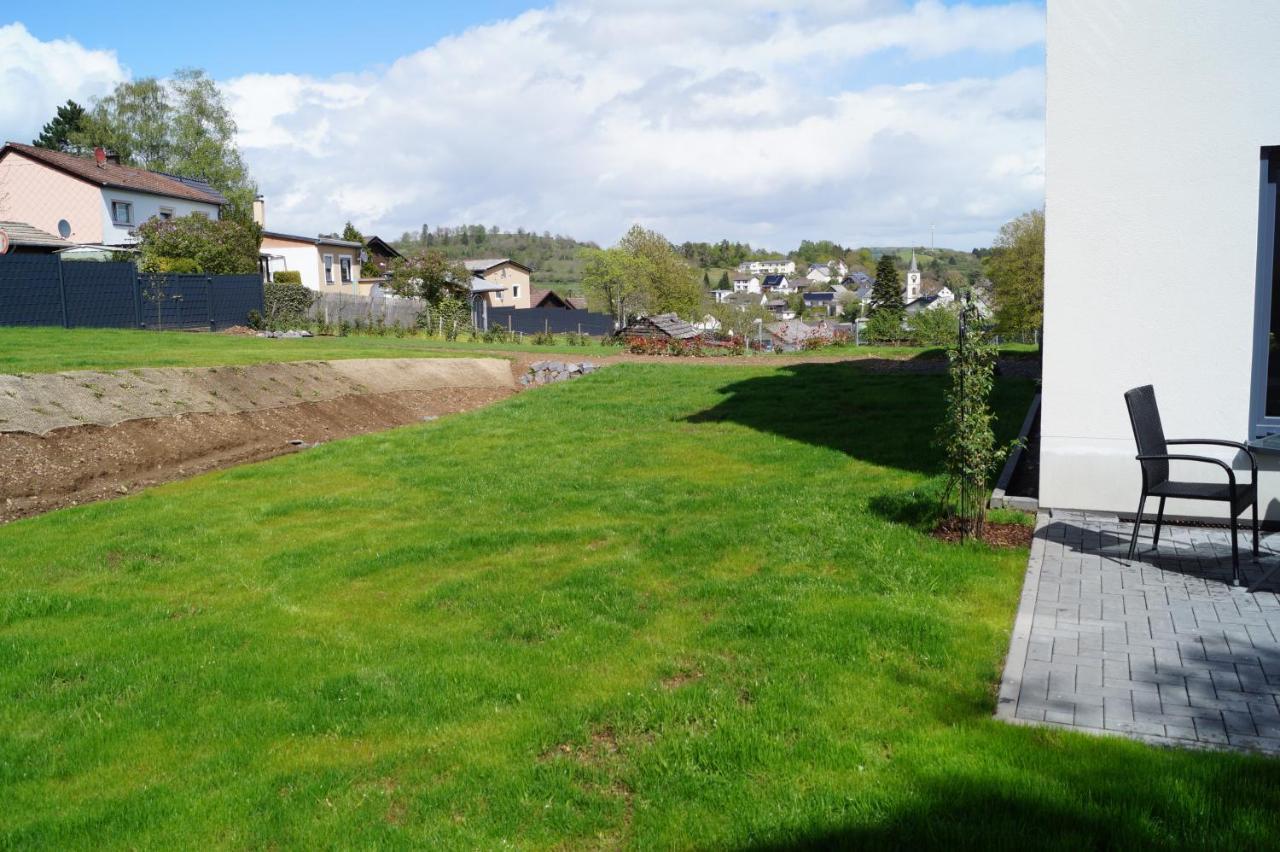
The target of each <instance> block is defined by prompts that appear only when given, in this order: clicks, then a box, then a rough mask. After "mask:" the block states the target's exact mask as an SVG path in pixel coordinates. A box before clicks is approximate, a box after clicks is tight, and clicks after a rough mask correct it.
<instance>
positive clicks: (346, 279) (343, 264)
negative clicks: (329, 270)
mask: <svg viewBox="0 0 1280 852" xmlns="http://www.w3.org/2000/svg"><path fill="white" fill-rule="evenodd" d="M338 269H339V271H340V272H341V273H342V283H343V284H350V283H351V258H349V257H346V256H343V257H340V258H338Z"/></svg>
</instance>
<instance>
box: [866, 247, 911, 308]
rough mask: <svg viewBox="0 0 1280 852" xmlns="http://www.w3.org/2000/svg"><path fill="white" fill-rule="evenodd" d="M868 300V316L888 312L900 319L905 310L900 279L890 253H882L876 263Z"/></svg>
mask: <svg viewBox="0 0 1280 852" xmlns="http://www.w3.org/2000/svg"><path fill="white" fill-rule="evenodd" d="M869 301H870V304H869V305H868V307H869V308H870V310H869V311H868V314H867V315H868V316H869V317H874V316H876V315H877V314H879V313H888V314H890V315H892V316H895V317H897V318H899V319H901V317H902V315H903V314H904V313H905V312H906V306H905V305H903V304H902V279H901V278H899V277H898V265H897V264H896V263H894V262H893V255H891V254H885V255H882V256H881V258H880V260H879V261H878V262H877V263H876V282H875V284H874V285H872V287H871V298H870V300H869Z"/></svg>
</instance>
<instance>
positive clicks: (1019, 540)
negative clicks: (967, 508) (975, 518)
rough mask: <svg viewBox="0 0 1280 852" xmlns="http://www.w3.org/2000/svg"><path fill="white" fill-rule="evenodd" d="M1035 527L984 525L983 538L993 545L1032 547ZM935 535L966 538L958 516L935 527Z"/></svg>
mask: <svg viewBox="0 0 1280 852" xmlns="http://www.w3.org/2000/svg"><path fill="white" fill-rule="evenodd" d="M1034 535H1035V528H1034V527H1029V526H1024V525H1023V524H993V523H986V524H983V525H982V540H983V541H984V542H985V543H987V544H989V545H991V546H992V547H1030V546H1031V539H1032V537H1033V536H1034ZM933 537H934V538H937V539H941V540H942V541H948V542H952V543H955V542H959V541H963V540H964V536H963V534H962V533H961V527H960V522H959V520H958V519H956V518H948V519H946V520H944V521H943V522H942V523H940V524H938V526H936V527H934V530H933Z"/></svg>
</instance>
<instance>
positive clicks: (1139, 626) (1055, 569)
mask: <svg viewBox="0 0 1280 852" xmlns="http://www.w3.org/2000/svg"><path fill="white" fill-rule="evenodd" d="M1131 530H1132V527H1131V526H1130V525H1128V524H1120V523H1118V522H1117V520H1116V519H1115V517H1114V516H1111V517H1109V518H1108V517H1106V516H1089V515H1084V514H1081V513H1070V514H1064V513H1061V512H1058V513H1055V514H1054V515H1053V516H1052V517H1051V516H1050V515H1049V514H1047V513H1042V514H1041V515H1040V517H1039V519H1038V521H1037V528H1036V537H1035V540H1034V542H1033V543H1032V546H1031V559H1030V564H1029V565H1028V567H1027V576H1026V581H1025V585H1024V587H1023V592H1022V601H1021V603H1020V604H1019V607H1018V617H1017V620H1016V622H1015V623H1014V630H1013V638H1012V641H1011V642H1010V647H1009V659H1008V661H1007V662H1006V664H1005V672H1004V679H1003V681H1002V682H1001V685H1000V698H999V702H998V704H997V708H996V717H997V718H1000V719H1005V720H1007V721H1010V722H1015V723H1022V724H1037V725H1050V726H1055V727H1063V728H1072V729H1075V730H1079V731H1085V732H1090V733H1111V734H1120V735H1125V736H1130V737H1135V738H1138V739H1142V740H1146V741H1149V742H1154V743H1161V744H1165V745H1178V746H1202V747H1216V748H1238V749H1248V750H1255V751H1265V752H1268V753H1272V754H1277V755H1280V703H1278V702H1280V596H1278V595H1277V594H1276V593H1275V590H1276V589H1278V588H1280V582H1277V580H1276V579H1275V578H1273V579H1272V580H1269V581H1268V583H1267V586H1266V587H1265V589H1261V590H1259V591H1258V592H1256V593H1254V594H1249V593H1247V592H1246V591H1245V590H1244V587H1243V586H1242V587H1239V588H1236V587H1233V586H1231V545H1230V540H1229V538H1228V535H1227V533H1226V532H1225V531H1222V530H1210V529H1194V528H1188V527H1165V529H1164V530H1162V531H1161V536H1160V547H1159V549H1158V550H1157V551H1155V552H1153V551H1152V550H1151V527H1150V526H1149V525H1144V526H1143V528H1142V530H1143V536H1142V538H1140V539H1139V542H1138V547H1139V552H1138V555H1137V557H1136V558H1135V560H1134V562H1133V564H1132V565H1128V564H1125V561H1124V556H1125V553H1126V550H1127V547H1128V536H1129V533H1130V532H1131ZM1277 547H1280V535H1272V536H1269V537H1264V539H1263V554H1262V557H1261V561H1260V562H1258V563H1255V562H1253V561H1252V558H1251V557H1250V556H1248V555H1247V554H1248V553H1249V551H1248V548H1247V545H1246V543H1245V537H1244V536H1243V535H1242V536H1241V567H1242V568H1243V569H1244V573H1245V578H1246V582H1251V581H1253V580H1255V579H1256V578H1257V577H1258V576H1259V575H1260V573H1261V572H1262V571H1264V570H1267V569H1269V568H1270V567H1272V566H1274V565H1275V564H1277V561H1278V560H1280V552H1277ZM1277 577H1280V572H1278V574H1277Z"/></svg>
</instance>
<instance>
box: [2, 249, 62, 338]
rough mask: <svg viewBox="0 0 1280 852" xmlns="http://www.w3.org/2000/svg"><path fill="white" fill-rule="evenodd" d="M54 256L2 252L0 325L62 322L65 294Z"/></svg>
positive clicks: (58, 265)
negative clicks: (63, 295) (63, 297)
mask: <svg viewBox="0 0 1280 852" xmlns="http://www.w3.org/2000/svg"><path fill="white" fill-rule="evenodd" d="M61 263H62V261H61V260H59V259H58V258H57V257H56V256H54V255H47V254H9V255H0V325H62V295H61V283H60V282H59V280H58V271H59V268H60V264H61Z"/></svg>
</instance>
